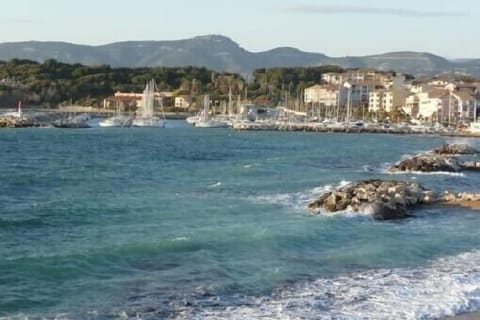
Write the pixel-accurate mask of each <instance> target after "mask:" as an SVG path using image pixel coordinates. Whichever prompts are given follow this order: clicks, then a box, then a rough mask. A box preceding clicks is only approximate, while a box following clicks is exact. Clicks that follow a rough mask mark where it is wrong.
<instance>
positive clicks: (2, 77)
mask: <svg viewBox="0 0 480 320" xmlns="http://www.w3.org/2000/svg"><path fill="white" fill-rule="evenodd" d="M331 71H342V69H341V68H339V67H334V66H324V67H315V68H274V69H258V70H255V72H254V73H253V79H247V80H248V87H246V83H247V81H246V80H245V79H243V78H242V77H241V76H240V75H238V74H232V73H217V72H214V71H211V70H208V69H206V68H199V67H181V68H180V67H179V68H173V67H156V68H111V67H110V66H107V65H98V66H85V65H81V64H65V63H60V62H57V61H55V60H52V59H50V60H46V61H45V62H44V63H37V62H34V61H30V60H19V59H13V60H11V61H9V62H0V106H13V105H15V104H16V102H17V101H18V100H20V99H21V100H23V102H24V104H27V105H43V106H49V107H55V106H57V105H61V104H80V105H89V106H90V105H92V106H99V105H101V104H102V101H103V99H104V98H106V97H108V96H111V95H113V94H114V92H116V91H123V92H141V91H142V90H143V87H144V85H145V83H146V82H147V81H148V80H150V79H151V78H154V79H155V80H156V82H157V85H158V88H159V90H160V91H173V92H174V93H175V94H178V95H179V94H188V95H192V96H193V97H197V98H198V97H199V96H201V95H203V94H210V95H211V96H212V99H214V100H216V101H221V100H224V101H225V100H227V99H228V95H229V92H230V91H231V93H232V95H233V96H234V99H236V98H237V97H238V96H240V97H241V98H242V99H244V98H245V95H248V99H249V100H251V101H254V102H257V103H263V104H266V105H275V104H278V103H282V102H285V100H291V101H294V100H295V99H298V98H300V97H301V96H302V93H303V89H304V88H306V87H308V86H310V85H313V84H315V83H319V82H320V79H321V75H322V73H324V72H331ZM198 101H200V99H198Z"/></svg>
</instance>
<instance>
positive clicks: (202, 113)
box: [0, 69, 480, 135]
mask: <svg viewBox="0 0 480 320" xmlns="http://www.w3.org/2000/svg"><path fill="white" fill-rule="evenodd" d="M287 71H288V70H287ZM228 77H229V76H228V75H222V74H219V75H214V73H212V79H213V82H214V83H215V85H216V86H218V83H220V82H219V80H218V79H222V80H223V81H225V79H228V86H227V87H226V88H224V89H223V91H224V94H223V95H218V94H215V93H214V92H208V91H205V90H204V91H203V92H198V90H195V81H192V82H193V84H189V85H185V82H184V83H182V86H181V87H180V88H177V89H176V90H160V89H158V86H157V84H156V83H155V80H154V79H152V81H153V82H152V83H151V86H152V88H151V89H149V93H148V96H146V93H145V90H146V89H145V90H144V92H125V91H116V92H114V93H113V94H112V95H109V96H104V97H103V100H101V101H100V102H98V103H97V105H96V106H78V105H76V106H71V105H70V106H68V105H60V106H59V107H58V108H55V109H49V110H42V109H41V108H37V109H36V112H35V113H30V114H29V113H28V112H24V113H23V114H22V113H21V101H19V102H18V107H17V110H9V112H4V113H3V115H1V116H0V127H39V126H49V125H52V124H53V126H55V123H56V122H58V121H59V119H64V118H65V114H66V113H68V116H69V117H71V114H72V113H75V114H81V115H82V116H81V117H80V119H81V121H83V122H85V121H87V120H88V119H89V118H90V117H92V116H94V117H103V118H111V117H114V118H115V117H116V118H115V119H116V122H115V121H113V120H109V121H107V122H104V123H105V126H132V125H133V126H137V125H135V123H136V124H138V123H140V122H141V121H140V120H137V121H136V120H135V118H139V117H143V118H146V117H154V116H155V117H157V118H158V117H160V118H162V119H161V120H162V121H161V125H159V123H160V122H159V121H160V120H156V123H157V125H156V126H157V127H163V126H164V125H165V123H166V122H165V121H164V120H165V119H163V118H175V119H178V118H181V119H186V120H187V122H189V123H190V124H192V125H194V126H196V127H199V128H200V127H201V128H213V127H232V128H234V129H237V130H282V131H315V132H332V131H333V132H372V133H375V132H381V133H423V134H425V133H435V134H447V135H476V134H479V133H480V125H479V124H477V121H476V120H477V106H478V100H479V99H480V90H479V88H480V81H477V80H475V79H473V78H471V77H468V76H465V75H442V76H435V77H418V78H414V77H413V76H410V75H404V74H400V73H396V72H394V71H388V72H387V71H380V70H374V69H345V70H343V69H342V70H340V71H335V72H322V73H321V76H320V78H319V81H316V82H314V83H313V84H312V85H310V86H304V88H302V87H301V86H297V90H296V91H297V92H296V93H292V90H290V89H286V88H285V86H284V85H283V84H282V90H280V91H279V94H278V95H277V97H276V100H272V99H268V97H267V98H265V97H264V96H259V94H258V90H257V92H254V91H253V90H250V92H249V87H250V88H252V87H253V88H255V85H257V86H258V87H260V88H261V86H262V85H261V84H260V85H258V82H259V80H258V79H257V78H256V79H254V82H253V83H251V84H248V83H246V82H245V83H244V85H243V86H242V87H240V86H235V87H233V86H232V80H231V79H233V78H228ZM265 79H266V76H265ZM301 80H302V79H300V80H298V81H299V82H300V81H301ZM304 83H307V82H304ZM310 83H312V82H311V81H310ZM1 85H2V86H3V87H8V86H19V84H18V82H15V81H12V79H3V80H2V83H1ZM147 85H148V83H147ZM153 86H154V87H153ZM223 86H224V87H225V86H226V85H225V83H223ZM146 109H148V111H145V110H146ZM166 110H167V111H169V112H167V113H165V111H166ZM85 114H86V115H85ZM76 117H77V116H76ZM115 119H114V120H115ZM112 121H113V122H112ZM142 121H143V120H142ZM77 122H78V121H77ZM77 122H76V123H75V124H74V125H72V126H71V127H74V128H81V127H89V125H87V124H85V123H83V124H80V125H79V124H78V123H77ZM143 122H145V121H143ZM113 123H116V124H117V125H114V124H113ZM60 127H69V125H67V126H60Z"/></svg>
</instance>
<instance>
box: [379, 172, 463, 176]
mask: <svg viewBox="0 0 480 320" xmlns="http://www.w3.org/2000/svg"><path fill="white" fill-rule="evenodd" d="M385 173H386V174H390V175H399V174H414V175H418V176H452V177H465V174H464V173H463V172H449V171H433V172H423V171H396V172H389V171H386V172H385Z"/></svg>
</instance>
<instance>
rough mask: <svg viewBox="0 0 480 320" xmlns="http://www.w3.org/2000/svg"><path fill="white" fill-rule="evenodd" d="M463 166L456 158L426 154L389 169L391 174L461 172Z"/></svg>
mask: <svg viewBox="0 0 480 320" xmlns="http://www.w3.org/2000/svg"><path fill="white" fill-rule="evenodd" d="M462 170H463V167H462V164H461V163H460V162H459V160H458V159H457V158H456V157H447V156H444V155H440V154H424V155H419V156H415V157H413V158H410V159H406V160H402V161H400V162H398V163H396V164H395V165H394V166H393V167H391V168H390V169H389V171H390V172H436V171H444V172H460V171H462Z"/></svg>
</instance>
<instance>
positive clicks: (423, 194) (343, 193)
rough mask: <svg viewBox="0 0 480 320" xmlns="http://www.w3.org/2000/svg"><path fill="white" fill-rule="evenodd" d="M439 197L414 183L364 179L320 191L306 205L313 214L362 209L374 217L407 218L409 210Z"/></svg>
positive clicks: (382, 218)
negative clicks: (341, 186) (326, 190)
mask: <svg viewBox="0 0 480 320" xmlns="http://www.w3.org/2000/svg"><path fill="white" fill-rule="evenodd" d="M437 199H438V196H437V195H436V193H434V192H433V191H431V190H427V189H426V188H424V187H423V186H421V185H420V184H418V183H416V182H404V181H393V180H390V181H388V180H387V181H386V180H378V179H377V180H365V181H360V182H358V183H355V184H349V185H347V186H345V187H343V188H340V189H338V190H336V191H332V192H328V193H326V194H323V195H322V196H321V197H320V198H319V199H318V200H316V201H314V202H312V203H310V204H309V206H308V207H309V208H310V209H312V210H313V211H314V212H316V213H321V212H327V213H332V212H338V211H344V210H352V211H362V212H364V213H368V214H371V215H372V216H373V218H374V219H377V220H391V219H403V218H407V217H410V214H409V213H408V211H409V210H410V209H412V208H414V207H416V206H419V205H422V204H424V203H425V204H430V203H432V202H435V201H437Z"/></svg>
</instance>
